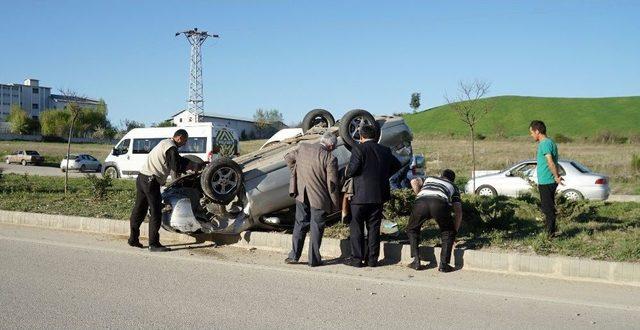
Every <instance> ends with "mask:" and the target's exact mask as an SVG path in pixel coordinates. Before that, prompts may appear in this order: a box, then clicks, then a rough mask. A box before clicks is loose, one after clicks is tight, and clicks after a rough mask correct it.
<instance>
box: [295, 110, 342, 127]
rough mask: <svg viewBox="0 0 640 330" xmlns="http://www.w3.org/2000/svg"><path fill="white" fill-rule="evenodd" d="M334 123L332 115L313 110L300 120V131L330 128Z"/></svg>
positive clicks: (324, 111)
mask: <svg viewBox="0 0 640 330" xmlns="http://www.w3.org/2000/svg"><path fill="white" fill-rule="evenodd" d="M335 123H336V120H335V119H334V118H333V115H332V114H331V113H330V112H329V111H327V110H324V109H313V110H311V111H309V112H308V113H307V115H306V116H304V119H303V120H302V131H303V132H307V131H308V130H310V129H311V128H313V127H315V126H319V127H324V128H327V127H331V126H333V124H335Z"/></svg>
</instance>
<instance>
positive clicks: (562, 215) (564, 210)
mask: <svg viewBox="0 0 640 330" xmlns="http://www.w3.org/2000/svg"><path fill="white" fill-rule="evenodd" d="M596 214H597V208H596V205H595V204H594V203H592V202H589V201H586V200H580V201H571V200H568V199H566V198H564V197H562V196H558V197H557V198H556V215H557V217H558V221H566V222H587V221H589V220H591V219H593V218H594V217H595V216H596Z"/></svg>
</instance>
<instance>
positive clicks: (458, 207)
mask: <svg viewBox="0 0 640 330" xmlns="http://www.w3.org/2000/svg"><path fill="white" fill-rule="evenodd" d="M453 212H454V213H455V216H456V222H455V223H454V225H455V228H456V232H457V231H458V230H459V229H460V225H461V224H462V203H460V202H456V203H453Z"/></svg>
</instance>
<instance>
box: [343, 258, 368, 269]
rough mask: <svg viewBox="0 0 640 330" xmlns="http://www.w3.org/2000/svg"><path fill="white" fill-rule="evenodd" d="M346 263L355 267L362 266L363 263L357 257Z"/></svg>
mask: <svg viewBox="0 0 640 330" xmlns="http://www.w3.org/2000/svg"><path fill="white" fill-rule="evenodd" d="M347 265H349V266H351V267H356V268H362V267H363V266H364V265H363V264H362V261H360V260H358V259H351V260H349V261H348V262H347Z"/></svg>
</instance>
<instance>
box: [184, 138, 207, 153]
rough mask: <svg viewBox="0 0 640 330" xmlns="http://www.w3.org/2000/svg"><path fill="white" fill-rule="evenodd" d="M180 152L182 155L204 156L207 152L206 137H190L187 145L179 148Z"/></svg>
mask: <svg viewBox="0 0 640 330" xmlns="http://www.w3.org/2000/svg"><path fill="white" fill-rule="evenodd" d="M178 152H179V153H181V154H185V153H193V154H203V153H206V152H207V138H206V137H189V139H188V140H187V144H185V145H183V146H182V147H180V148H178Z"/></svg>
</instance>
